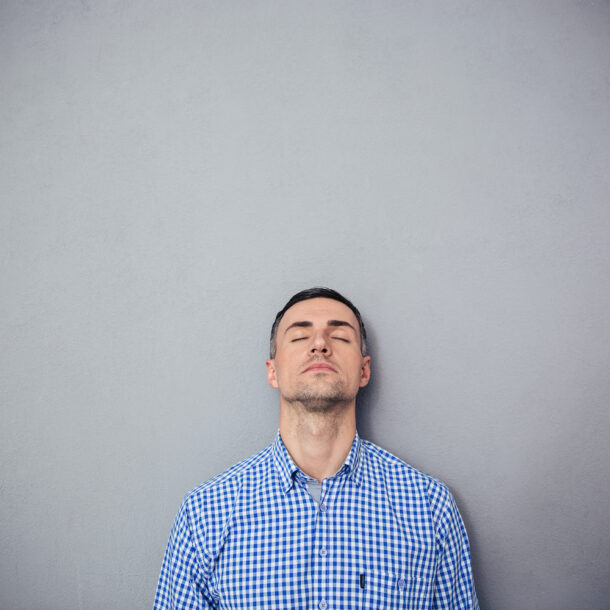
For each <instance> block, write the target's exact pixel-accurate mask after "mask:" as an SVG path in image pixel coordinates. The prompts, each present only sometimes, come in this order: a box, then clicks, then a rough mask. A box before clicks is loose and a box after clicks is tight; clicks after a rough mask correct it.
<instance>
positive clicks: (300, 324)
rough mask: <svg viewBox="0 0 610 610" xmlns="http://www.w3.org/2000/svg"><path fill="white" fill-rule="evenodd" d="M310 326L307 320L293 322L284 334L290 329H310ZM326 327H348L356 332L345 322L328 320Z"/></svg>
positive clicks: (311, 324) (310, 323)
mask: <svg viewBox="0 0 610 610" xmlns="http://www.w3.org/2000/svg"><path fill="white" fill-rule="evenodd" d="M311 326H313V323H312V322H309V321H308V320H302V321H300V322H293V323H292V324H291V325H290V326H289V327H288V328H287V329H286V330H285V331H284V334H286V333H287V332H288V331H289V330H290V329H291V328H310V327H311ZM326 326H349V327H350V328H351V329H352V330H353V331H354V332H356V329H355V328H354V327H353V326H352V325H351V324H350V323H349V322H346V321H345V320H328V322H326Z"/></svg>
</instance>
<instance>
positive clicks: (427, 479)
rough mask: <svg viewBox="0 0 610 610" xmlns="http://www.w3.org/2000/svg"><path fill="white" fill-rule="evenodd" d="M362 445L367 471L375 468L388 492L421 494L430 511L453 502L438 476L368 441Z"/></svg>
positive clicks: (447, 489)
mask: <svg viewBox="0 0 610 610" xmlns="http://www.w3.org/2000/svg"><path fill="white" fill-rule="evenodd" d="M362 448H363V451H364V455H365V462H366V463H368V467H369V470H370V471H371V472H370V473H369V474H373V472H375V471H377V472H379V473H380V474H382V475H383V477H384V479H385V484H386V486H387V487H388V491H390V493H392V492H394V493H396V494H401V493H406V494H408V495H409V496H412V495H413V494H418V495H421V496H423V497H424V498H425V500H426V503H427V504H428V505H429V506H430V508H431V509H432V510H433V511H434V509H435V508H441V507H442V508H445V509H446V508H447V507H448V506H449V505H450V504H451V503H452V502H453V498H452V496H451V492H450V491H449V488H448V487H447V485H445V483H443V481H441V480H440V479H437V478H436V477H433V476H431V475H429V474H426V473H425V472H422V471H421V470H418V469H417V468H414V467H413V466H411V465H410V464H408V463H407V462H405V461H404V460H402V459H400V458H399V457H397V456H395V455H393V454H392V453H390V452H389V451H387V450H386V449H383V448H381V447H379V446H378V445H375V444H374V443H371V442H370V441H363V447H362ZM442 508H441V509H442Z"/></svg>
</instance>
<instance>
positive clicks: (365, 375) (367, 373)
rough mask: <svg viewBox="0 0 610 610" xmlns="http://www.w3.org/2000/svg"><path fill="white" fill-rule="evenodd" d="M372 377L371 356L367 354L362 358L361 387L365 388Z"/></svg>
mask: <svg viewBox="0 0 610 610" xmlns="http://www.w3.org/2000/svg"><path fill="white" fill-rule="evenodd" d="M370 379H371V357H370V356H365V357H364V358H363V359H362V367H361V369H360V387H361V388H363V387H364V386H365V385H366V384H367V383H368V382H369V380H370Z"/></svg>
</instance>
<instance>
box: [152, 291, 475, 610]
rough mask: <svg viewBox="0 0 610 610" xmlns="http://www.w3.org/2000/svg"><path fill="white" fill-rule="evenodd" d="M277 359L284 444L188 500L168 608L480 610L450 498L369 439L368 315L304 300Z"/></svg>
mask: <svg viewBox="0 0 610 610" xmlns="http://www.w3.org/2000/svg"><path fill="white" fill-rule="evenodd" d="M266 364H267V379H268V381H269V384H270V385H271V386H272V387H273V388H277V389H279V391H280V429H279V432H278V435H277V436H276V438H275V441H274V442H273V443H272V444H271V445H270V446H269V447H267V448H266V449H264V450H263V451H262V452H260V453H258V454H257V455H254V456H253V457H251V458H249V459H247V460H245V461H243V462H241V463H239V464H237V465H236V466H233V467H232V468H230V469H229V470H227V471H226V472H225V473H223V474H221V475H219V476H217V477H215V478H213V479H211V480H209V481H207V482H206V483H204V484H203V485H201V486H200V487H198V488H196V489H195V490H194V491H192V492H191V493H190V494H189V495H187V497H186V498H185V500H184V502H183V504H182V507H181V509H180V511H179V513H178V516H177V518H176V521H175V524H174V528H173V530H172V533H171V537H170V540H169V543H168V546H167V550H166V553H165V558H164V561H163V567H162V569H161V576H160V579H159V585H158V587H157V595H156V599H155V608H156V609H161V608H163V609H167V608H172V609H178V608H197V609H201V608H253V609H261V610H271V609H279V608H282V609H284V608H296V609H305V608H307V609H312V610H313V609H316V610H335V609H337V610H344V609H345V610H347V609H351V608H409V609H410V610H424V609H432V608H434V609H438V608H451V609H454V608H463V609H466V608H468V609H472V608H478V602H477V598H476V593H475V589H474V584H473V579H472V572H471V566H470V550H469V546H468V539H467V536H466V531H465V529H464V525H463V523H462V519H461V518H460V515H459V513H458V510H457V507H456V505H455V502H454V501H453V498H452V497H451V494H450V493H449V491H448V489H447V488H446V487H445V486H444V485H443V484H442V483H440V482H439V481H437V480H436V479H433V478H432V477H429V476H427V475H425V474H423V473H421V472H419V471H417V470H415V469H414V468H412V467H410V466H408V465H407V464H405V463H404V462H403V461H401V460H399V459H398V458H396V457H394V456H393V455H391V454H389V453H387V452H386V451H384V450H383V449H381V448H379V447H377V446H376V445H373V444H372V443H369V442H367V441H364V440H362V439H361V438H360V437H359V436H358V434H357V432H356V394H357V393H358V390H359V388H361V387H363V386H365V385H366V384H367V383H368V382H369V378H370V374H371V372H370V356H368V355H366V333H365V329H364V324H363V322H362V319H361V316H360V313H359V312H358V310H357V309H356V307H355V306H354V305H353V304H352V303H351V302H350V301H348V300H347V299H346V298H345V297H343V296H341V295H340V294H339V293H337V292H335V291H334V290H330V289H328V288H312V289H309V290H304V291H302V292H299V293H298V294H296V295H294V296H293V297H292V298H291V299H290V300H289V301H288V303H287V304H286V306H285V307H284V308H283V309H282V310H281V311H280V312H279V313H278V314H277V317H276V319H275V322H274V324H273V327H272V330H271V350H270V358H269V360H267V363H266Z"/></svg>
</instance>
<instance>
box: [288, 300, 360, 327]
mask: <svg viewBox="0 0 610 610" xmlns="http://www.w3.org/2000/svg"><path fill="white" fill-rule="evenodd" d="M328 320H344V321H345V322H349V323H350V324H351V325H352V326H353V327H354V328H355V329H358V320H357V319H356V316H355V315H354V312H353V311H352V310H351V309H350V308H349V307H348V306H347V305H344V304H343V303H340V302H339V301H335V300H334V299H325V298H323V297H318V298H315V299H307V300H306V301H300V302H298V303H295V304H294V305H293V306H292V307H291V308H290V309H287V310H286V313H285V314H284V317H283V318H282V321H281V322H280V326H279V328H280V329H283V328H286V327H287V326H290V324H292V323H293V322H314V323H318V324H326V322H328Z"/></svg>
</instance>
